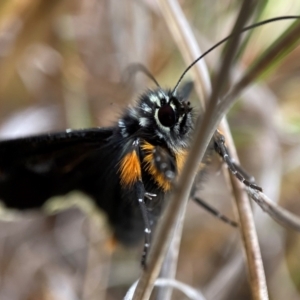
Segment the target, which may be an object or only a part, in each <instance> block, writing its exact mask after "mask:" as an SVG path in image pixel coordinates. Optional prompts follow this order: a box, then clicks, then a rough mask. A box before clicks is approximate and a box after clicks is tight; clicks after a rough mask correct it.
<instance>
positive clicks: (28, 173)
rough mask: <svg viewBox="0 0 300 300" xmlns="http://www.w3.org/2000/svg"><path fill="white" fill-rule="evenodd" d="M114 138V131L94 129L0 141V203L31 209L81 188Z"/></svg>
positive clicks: (110, 129) (111, 129)
mask: <svg viewBox="0 0 300 300" xmlns="http://www.w3.org/2000/svg"><path fill="white" fill-rule="evenodd" d="M112 135H113V128H102V129H101V128H95V129H87V130H74V131H70V132H60V133H52V134H44V135H39V136H33V137H26V138H19V139H14V140H7V141H2V142H0V200H1V201H3V202H4V203H5V205H6V206H8V207H12V208H18V209H29V208H35V207H40V206H42V205H43V204H44V202H45V201H46V200H47V199H48V198H50V197H51V196H54V195H61V194H65V193H68V192H69V191H72V190H75V189H82V186H81V185H82V181H83V179H85V180H86V178H85V177H86V175H88V174H87V171H88V170H90V169H92V168H93V167H94V165H96V162H95V161H94V160H95V159H97V157H99V156H101V149H102V148H103V147H104V146H105V145H106V144H107V143H108V141H109V140H110V138H111V137H112Z"/></svg>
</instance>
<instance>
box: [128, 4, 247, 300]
mask: <svg viewBox="0 0 300 300" xmlns="http://www.w3.org/2000/svg"><path fill="white" fill-rule="evenodd" d="M169 1H170V0H169ZM251 4H252V2H251V1H244V2H243V6H242V9H241V13H240V14H239V17H238V20H237V24H238V25H237V26H235V29H234V30H235V31H236V30H240V28H242V27H243V26H244V24H245V22H246V20H247V17H248V15H249V13H250V11H251V9H250V7H251ZM238 42H239V36H237V37H236V38H233V39H232V40H231V41H230V43H229V46H228V48H227V52H226V54H225V58H226V59H228V60H223V64H222V66H221V68H220V70H221V71H220V73H219V74H221V75H219V77H218V78H217V80H216V83H217V84H219V83H220V86H216V85H215V86H216V90H215V91H213V98H212V97H211V99H213V101H212V102H213V103H216V102H217V99H218V96H219V93H220V92H221V88H222V81H221V80H220V78H221V76H226V75H228V72H229V67H230V63H231V61H232V58H233V55H234V53H235V52H236V49H237V46H238ZM226 68H227V69H226ZM220 87H221V88H220ZM214 108H215V107H214V106H213V105H212V107H211V109H208V110H207V112H206V113H205V115H204V118H203V119H204V121H203V122H201V123H200V122H198V126H197V130H196V139H195V141H194V144H193V146H192V148H191V151H190V155H189V157H188V159H187V162H186V164H185V167H184V170H183V172H182V174H181V176H180V181H179V182H180V184H179V185H178V186H177V188H176V189H175V192H174V193H173V195H172V197H171V199H170V201H169V203H168V206H167V207H166V210H165V212H164V215H163V217H162V219H161V222H160V223H159V224H158V228H157V230H156V235H155V239H154V243H153V245H152V248H151V251H150V255H149V264H148V268H147V270H146V271H145V272H144V273H143V274H142V277H141V279H140V281H139V283H138V286H137V289H136V292H135V294H134V298H133V299H135V300H137V299H148V298H149V296H150V294H151V292H152V289H153V286H154V282H155V280H156V278H157V276H158V274H159V271H160V269H161V265H162V262H163V256H164V255H165V253H166V251H167V248H168V245H169V242H170V240H171V237H172V235H173V232H174V224H176V221H177V220H178V218H179V216H180V212H181V211H182V210H185V207H186V204H187V201H188V196H189V193H190V189H191V187H192V183H193V180H194V174H196V172H197V170H198V165H199V164H198V162H200V161H201V160H202V158H203V156H204V153H205V149H206V147H207V145H208V143H209V141H210V139H211V136H209V135H208V132H209V125H210V122H209V118H210V117H211V115H212V114H213V111H214Z"/></svg>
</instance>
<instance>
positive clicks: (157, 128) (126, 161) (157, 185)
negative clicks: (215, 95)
mask: <svg viewBox="0 0 300 300" xmlns="http://www.w3.org/2000/svg"><path fill="white" fill-rule="evenodd" d="M283 18H285V17H282V19H283ZM287 18H288V17H287ZM272 21H274V19H271V20H267V21H263V22H260V23H257V24H254V25H251V26H249V27H247V28H245V29H243V31H245V30H248V29H251V28H254V27H256V26H259V25H261V24H265V23H267V22H272ZM230 37H231V36H229V37H227V38H225V39H224V40H222V41H221V42H219V43H218V44H217V45H215V46H213V47H212V48H211V49H209V50H208V51H207V52H206V53H204V55H206V54H207V53H209V52H210V51H211V50H212V49H214V48H215V47H216V46H218V45H220V44H221V43H223V42H224V41H226V40H227V39H228V38H230ZM204 55H202V56H201V57H199V58H198V59H197V60H195V61H194V62H193V63H192V64H191V65H190V66H189V67H188V68H187V69H186V70H185V71H184V73H183V74H182V76H181V77H180V79H179V81H178V83H177V84H176V86H175V88H174V89H173V90H165V89H162V88H160V87H159V85H158V84H157V85H158V88H157V89H155V90H148V91H146V92H145V93H144V94H143V95H142V96H141V97H140V99H139V100H138V101H137V103H136V105H135V106H134V107H131V108H128V109H127V110H126V111H125V112H124V114H123V115H122V116H121V118H120V119H119V120H118V122H117V123H116V124H115V125H114V126H113V127H107V128H93V129H85V130H73V131H72V130H67V131H65V132H60V133H50V134H44V135H39V136H33V137H26V138H19V139H14V140H7V141H2V142H0V199H1V200H2V201H3V202H4V204H5V205H6V206H7V207H9V208H17V209H20V210H24V209H32V208H39V207H41V206H42V205H43V204H44V203H45V202H46V201H47V200H48V199H49V198H50V197H52V196H55V195H63V194H66V193H68V192H70V191H72V190H81V191H83V192H85V193H87V194H88V195H90V196H91V197H92V198H93V199H94V200H95V203H96V204H97V205H98V206H99V207H100V208H101V209H103V210H104V211H105V212H106V213H107V215H108V219H109V222H110V224H111V226H112V228H113V231H114V235H115V238H116V239H117V240H118V241H119V242H121V243H123V244H125V245H132V244H134V243H136V242H138V241H140V240H141V239H142V238H143V237H145V244H144V254H143V258H142V264H143V265H144V264H145V261H146V256H147V253H148V249H149V247H150V242H151V239H150V238H151V230H152V228H153V227H154V225H155V223H156V221H157V218H158V217H159V216H160V215H161V210H162V208H163V205H164V199H165V197H166V195H167V194H168V193H169V192H171V190H172V183H173V182H174V179H175V178H176V176H177V175H178V174H179V173H180V170H181V169H182V166H183V164H184V161H185V158H186V155H187V154H188V150H189V146H190V140H191V136H192V132H193V124H194V117H193V109H192V108H191V107H190V104H189V102H188V101H187V98H188V94H189V90H190V89H186V90H184V89H182V90H184V91H178V90H177V87H178V85H179V83H180V82H181V80H182V78H183V76H184V75H185V74H186V72H187V71H188V70H189V69H190V68H191V67H192V66H193V65H194V64H195V63H196V62H197V61H199V60H200V59H201V58H202V57H203V56H204ZM144 73H146V74H147V75H149V73H148V72H147V71H145V70H144ZM150 77H151V76H150ZM152 79H153V78H152ZM154 81H155V80H154ZM155 82H156V81H155ZM210 148H211V149H214V150H215V151H216V152H217V153H218V154H219V155H220V156H221V157H222V158H223V159H224V161H225V162H226V163H227V165H228V167H229V169H230V170H231V171H232V172H233V173H234V174H235V176H236V177H237V178H238V179H239V180H241V181H242V182H243V183H244V184H245V185H247V186H250V187H252V188H254V189H257V190H261V188H260V187H258V186H256V185H255V184H253V183H251V182H250V181H248V180H247V179H245V175H243V174H244V173H243V172H241V170H240V168H239V167H238V166H236V165H235V164H234V163H233V162H232V160H231V158H230V155H229V154H228V151H227V148H226V146H225V141H224V137H223V136H222V134H221V133H220V132H219V131H216V132H215V134H214V136H213V139H212V141H211V145H210ZM195 200H197V199H195Z"/></svg>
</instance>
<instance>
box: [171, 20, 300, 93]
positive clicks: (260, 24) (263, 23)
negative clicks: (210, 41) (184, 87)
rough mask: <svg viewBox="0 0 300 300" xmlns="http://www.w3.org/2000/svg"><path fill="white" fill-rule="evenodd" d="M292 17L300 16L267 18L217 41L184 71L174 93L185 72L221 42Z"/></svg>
mask: <svg viewBox="0 0 300 300" xmlns="http://www.w3.org/2000/svg"><path fill="white" fill-rule="evenodd" d="M291 19H300V16H281V17H276V18H271V19H267V20H264V21H261V22H258V23H254V24H252V25H249V26H246V27H244V28H243V29H241V30H240V31H238V32H233V33H231V34H230V35H228V36H227V37H225V38H224V39H222V40H221V41H219V42H218V43H216V44H215V45H214V46H212V47H211V48H209V49H208V50H207V51H205V52H204V53H203V54H202V55H200V56H199V57H198V58H197V59H196V60H194V61H193V62H192V63H191V64H190V65H189V66H188V67H187V68H186V69H185V70H184V72H183V73H182V75H181V76H180V78H179V80H178V81H177V83H176V85H175V87H174V89H173V91H172V94H173V95H175V94H176V91H177V88H178V86H179V84H180V83H181V81H182V79H183V77H184V76H185V74H186V73H187V72H188V71H189V70H190V69H191V68H192V67H193V66H194V65H195V64H196V63H197V62H198V61H199V60H201V59H202V58H203V57H204V56H206V55H207V54H208V53H210V52H211V51H212V50H214V49H215V48H217V47H218V46H220V45H221V44H223V43H224V42H226V41H227V40H229V39H230V38H232V37H233V36H235V35H237V34H241V33H243V32H245V31H248V30H250V29H253V28H256V27H259V26H262V25H265V24H268V23H272V22H276V21H281V20H291Z"/></svg>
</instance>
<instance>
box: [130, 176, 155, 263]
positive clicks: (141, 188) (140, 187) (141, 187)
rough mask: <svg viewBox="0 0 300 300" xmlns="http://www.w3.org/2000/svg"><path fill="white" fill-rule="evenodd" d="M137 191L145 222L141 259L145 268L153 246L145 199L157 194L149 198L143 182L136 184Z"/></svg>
mask: <svg viewBox="0 0 300 300" xmlns="http://www.w3.org/2000/svg"><path fill="white" fill-rule="evenodd" d="M135 191H136V197H137V199H138V202H139V206H140V210H141V213H142V217H143V220H144V225H145V229H144V235H145V242H144V250H143V254H142V259H141V265H142V267H143V268H145V267H146V260H147V256H148V252H149V248H150V244H151V224H150V218H149V213H148V209H147V206H146V203H145V201H144V198H145V197H150V198H151V197H153V196H155V194H151V196H149V194H148V193H147V192H146V191H145V187H144V184H143V182H142V181H140V180H139V181H137V182H136V183H135Z"/></svg>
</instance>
